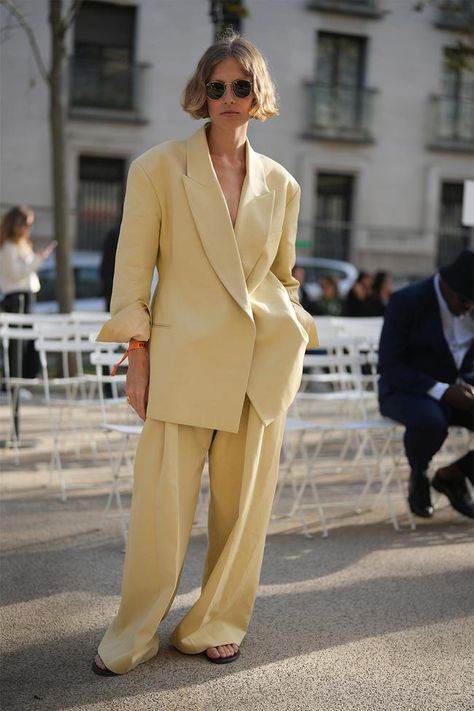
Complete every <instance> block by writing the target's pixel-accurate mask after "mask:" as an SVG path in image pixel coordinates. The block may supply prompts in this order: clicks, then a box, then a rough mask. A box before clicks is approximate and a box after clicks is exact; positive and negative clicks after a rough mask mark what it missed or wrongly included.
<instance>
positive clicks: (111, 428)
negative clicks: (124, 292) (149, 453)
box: [90, 344, 143, 542]
mask: <svg viewBox="0 0 474 711" xmlns="http://www.w3.org/2000/svg"><path fill="white" fill-rule="evenodd" d="M101 349H102V344H96V348H95V350H94V351H93V352H92V353H91V355H90V360H91V363H92V364H93V365H94V366H95V368H96V376H97V383H98V388H99V399H100V406H101V423H100V427H101V428H102V429H103V430H104V431H105V434H106V440H107V447H108V454H109V462H110V469H111V475H112V476H111V489H110V493H109V496H108V498H107V502H106V505H105V508H104V510H103V512H102V516H101V521H100V528H103V525H104V521H105V518H106V516H107V515H108V514H109V511H110V507H111V505H112V502H113V501H115V503H116V505H117V511H118V514H119V517H120V526H121V530H122V535H123V538H124V541H125V542H126V540H127V524H126V517H125V512H124V510H123V506H122V499H121V496H120V483H121V481H122V480H123V477H122V476H121V471H122V467H123V465H124V464H125V465H126V469H127V480H128V482H131V481H132V480H133V460H132V456H131V455H130V452H129V449H130V440H131V439H132V438H136V437H138V436H139V435H140V434H141V432H142V430H143V423H142V422H141V421H140V420H139V419H138V417H137V416H136V415H135V414H134V413H133V411H132V409H131V408H130V407H129V406H128V404H127V400H126V398H125V397H124V396H123V395H122V389H123V386H124V384H125V379H126V376H125V375H120V374H119V375H110V371H111V369H112V367H113V366H114V365H115V364H116V363H117V361H118V360H119V359H120V355H119V354H117V353H111V352H103V351H102V350H101ZM123 365H125V363H124V364H123ZM107 384H108V385H109V387H110V392H111V396H110V397H106V393H105V386H106V385H107ZM114 434H117V435H119V439H118V445H119V446H118V448H117V449H118V451H117V449H114V442H113V441H112V440H111V436H112V435H114Z"/></svg>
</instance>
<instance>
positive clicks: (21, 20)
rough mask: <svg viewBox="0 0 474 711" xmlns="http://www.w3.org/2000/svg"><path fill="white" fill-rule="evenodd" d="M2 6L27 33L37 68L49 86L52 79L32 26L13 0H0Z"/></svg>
mask: <svg viewBox="0 0 474 711" xmlns="http://www.w3.org/2000/svg"><path fill="white" fill-rule="evenodd" d="M0 5H3V6H4V7H6V8H7V10H8V11H9V12H10V13H11V14H12V15H13V17H14V18H15V19H16V20H17V21H18V24H19V25H20V27H21V28H22V29H23V30H24V31H25V33H26V36H27V38H28V41H29V43H30V47H31V50H32V52H33V56H34V58H35V60H36V64H37V66H38V70H39V73H40V74H41V76H42V78H43V79H44V80H45V82H46V83H47V84H49V82H50V79H49V73H48V70H47V69H46V66H45V64H44V62H43V58H42V57H41V52H40V49H39V47H38V43H37V41H36V39H35V36H34V33H33V30H32V29H31V27H30V25H29V24H28V22H27V20H26V18H25V16H24V15H23V13H22V12H20V10H18V8H17V7H15V5H14V4H13V2H12V0H0Z"/></svg>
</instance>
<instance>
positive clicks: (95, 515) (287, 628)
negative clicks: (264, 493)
mask: <svg viewBox="0 0 474 711" xmlns="http://www.w3.org/2000/svg"><path fill="white" fill-rule="evenodd" d="M33 414H35V413H33ZM36 414H38V413H36ZM1 416H2V415H1V413H0V418H1ZM3 416H5V413H4V412H3ZM25 422H26V419H25ZM28 427H29V429H28V432H27V435H29V436H32V437H33V436H34V437H37V438H38V443H37V446H36V447H35V448H34V449H30V450H25V451H24V452H22V455H21V462H20V464H19V465H15V464H14V463H13V459H12V455H11V453H8V452H7V453H5V452H3V453H1V452H0V466H1V469H2V473H1V480H2V490H3V496H2V499H3V503H2V517H1V523H2V538H3V544H2V550H3V560H2V568H1V572H2V610H1V611H2V618H1V624H2V637H3V650H4V652H3V662H2V668H1V677H2V695H1V708H2V710H3V711H7V710H10V709H11V710H13V709H14V710H15V711H17V710H18V711H30V709H31V710H33V709H38V710H46V709H47V710H48V711H53V710H58V709H81V710H92V709H94V710H97V711H105V710H108V709H114V711H115V710H118V711H120V710H121V709H140V710H142V709H143V710H145V709H146V710H148V709H150V710H155V709H156V710H161V709H163V710H166V711H173V710H174V709H176V710H177V711H178V710H179V711H187V710H188V709H189V711H191V710H192V711H194V710H197V711H200V710H202V711H204V710H206V711H208V710H210V711H214V710H215V711H221V710H223V709H227V708H232V709H237V710H238V711H240V710H242V711H244V710H245V711H246V710H247V709H248V710H249V711H266V710H267V709H268V710H270V709H277V710H278V711H279V710H281V711H283V710H288V711H300V710H301V711H333V710H334V711H336V710H337V711H341V710H343V711H358V710H359V709H360V710H361V711H362V710H363V711H378V710H380V711H382V710H383V711H398V710H400V711H420V710H422V709H423V710H426V711H438V710H439V711H441V710H443V711H468V710H470V711H472V709H474V685H473V681H472V666H471V659H470V657H472V652H473V643H472V640H473V626H472V612H473V576H472V568H471V566H472V551H473V547H472V534H473V529H472V526H471V525H470V523H469V522H467V521H466V520H465V519H462V518H461V517H460V516H458V515H457V514H455V513H454V512H452V511H451V510H450V509H449V507H447V506H446V505H445V500H443V499H442V498H440V500H439V502H438V509H439V510H437V513H436V516H435V518H434V519H433V520H432V521H429V522H422V524H421V525H419V526H418V528H417V530H416V531H410V530H409V529H408V528H407V527H406V525H405V527H404V528H403V530H402V531H401V532H399V533H396V532H395V531H394V530H393V529H392V527H391V525H390V524H389V523H388V522H387V520H386V513H385V511H384V510H383V509H380V510H377V511H376V512H374V513H372V514H363V515H362V516H352V515H348V514H347V512H346V513H344V510H342V509H341V510H338V509H331V511H332V513H331V517H330V519H331V520H330V525H331V530H330V535H329V538H328V539H322V538H321V536H320V535H319V533H318V530H317V524H316V523H315V533H314V536H313V537H312V538H310V539H308V538H305V537H304V536H303V535H302V534H301V531H300V529H298V528H297V527H295V524H294V522H291V521H287V520H285V519H276V520H275V521H273V522H272V525H271V532H270V535H269V536H268V539H267V547H266V555H265V561H264V567H263V572H262V579H261V586H260V590H259V595H258V598H257V602H256V606H255V612H254V616H253V618H252V623H251V627H250V630H249V634H248V636H247V637H246V639H245V641H244V644H243V647H242V655H241V658H240V660H239V661H238V662H237V663H235V664H232V665H229V666H228V667H226V666H224V667H215V666H213V665H211V664H209V663H208V662H206V660H205V659H204V658H203V657H201V656H197V657H190V656H183V655H181V654H179V653H178V652H177V651H176V650H174V649H173V648H171V647H170V646H169V643H168V639H169V636H170V634H171V631H172V629H173V627H174V625H175V624H176V623H177V621H178V620H179V619H180V616H181V615H182V614H183V611H184V610H185V609H186V608H187V607H188V606H190V605H191V604H192V602H193V601H194V600H195V599H196V596H197V595H198V587H199V581H200V575H201V569H202V563H203V559H204V554H205V545H206V542H205V535H204V533H203V530H202V529H199V528H196V529H195V531H194V534H193V538H192V541H191V545H190V549H189V553H188V556H187V560H186V565H185V573H184V575H183V579H182V583H181V586H180V590H179V594H178V596H177V598H176V601H175V605H174V607H173V609H172V611H171V613H170V614H169V616H168V618H166V619H165V620H164V622H163V623H162V625H161V627H160V631H161V642H162V644H161V648H160V651H159V653H158V655H157V657H156V658H154V659H153V660H151V661H150V662H148V663H146V664H144V665H141V666H140V667H138V668H137V669H136V670H134V671H133V672H131V673H130V674H128V675H125V676H124V677H120V678H112V679H102V678H98V677H96V676H95V675H94V674H92V672H91V671H90V669H89V665H90V660H91V657H92V655H93V654H94V650H95V649H96V646H97V644H98V642H99V640H100V638H101V635H102V634H103V631H104V628H105V625H106V624H107V623H108V622H109V621H110V619H111V618H112V616H113V614H114V612H115V610H116V609H117V604H118V600H119V598H118V593H119V588H120V577H121V567H122V562H123V543H122V540H121V536H120V531H119V527H118V525H117V521H116V520H115V521H114V520H108V521H107V522H106V525H105V527H104V529H103V530H98V529H97V523H98V521H99V518H100V512H101V510H102V508H103V505H104V502H105V496H106V489H105V488H104V487H101V486H99V487H95V488H92V487H90V486H89V488H84V489H78V490H76V491H72V490H71V493H70V495H69V496H68V500H67V501H66V502H65V503H62V502H61V501H60V500H59V499H58V498H57V495H56V492H57V489H56V488H55V486H52V485H50V484H49V477H48V463H47V449H48V446H49V445H48V440H47V437H46V436H45V434H44V432H43V429H44V422H43V429H42V425H41V418H38V417H36V418H32V419H31V422H30V424H29V425H28ZM65 466H66V469H67V476H68V481H70V482H74V483H76V484H77V483H81V484H87V483H88V482H89V483H91V482H99V483H100V482H101V481H102V482H105V481H106V479H107V467H106V458H105V451H104V448H103V446H102V447H101V448H100V452H99V456H98V457H97V458H93V457H92V455H90V453H87V452H84V453H83V454H82V455H81V457H80V458H79V459H77V458H76V457H75V456H70V457H68V456H67V455H66V456H65ZM351 485H352V484H351V482H350V481H349V480H348V481H347V482H341V484H340V490H341V491H342V490H343V489H344V491H342V493H343V494H346V493H347V490H348V489H349V488H350V486H351ZM335 491H336V489H335V488H334V481H332V482H329V480H326V481H323V482H322V484H321V493H322V495H323V498H324V497H325V495H326V493H328V494H331V495H332V496H333V495H334V493H335ZM285 495H286V494H285ZM125 503H126V504H127V506H128V505H129V496H128V495H125ZM282 503H283V504H284V503H285V502H284V500H283V502H282ZM402 511H403V505H402V502H399V512H402ZM308 520H309V521H310V522H311V514H309V519H308Z"/></svg>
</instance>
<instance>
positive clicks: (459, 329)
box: [428, 274, 474, 400]
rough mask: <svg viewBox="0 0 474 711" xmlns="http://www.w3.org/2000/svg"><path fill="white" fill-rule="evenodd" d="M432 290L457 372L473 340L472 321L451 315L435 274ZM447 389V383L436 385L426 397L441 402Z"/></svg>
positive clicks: (468, 316) (473, 322)
mask: <svg viewBox="0 0 474 711" xmlns="http://www.w3.org/2000/svg"><path fill="white" fill-rule="evenodd" d="M434 288H435V292H436V298H437V299H438V306H439V313H440V316H441V324H442V326H443V334H444V337H445V339H446V343H447V344H448V346H449V350H450V351H451V353H452V356H453V358H454V362H455V363H456V366H457V369H458V370H459V368H460V367H461V365H462V362H463V360H464V356H465V355H466V353H467V352H468V350H469V348H470V347H471V343H472V340H473V338H474V321H473V320H472V317H471V316H470V315H469V314H466V316H454V314H452V313H451V311H450V310H449V308H448V305H447V303H446V301H445V300H444V297H443V295H442V293H441V289H440V286H439V274H435V277H434ZM448 388H449V384H448V383H436V385H433V387H432V388H430V389H429V390H428V395H431V397H434V398H435V400H441V398H442V397H443V395H444V393H445V392H446V390H447V389H448Z"/></svg>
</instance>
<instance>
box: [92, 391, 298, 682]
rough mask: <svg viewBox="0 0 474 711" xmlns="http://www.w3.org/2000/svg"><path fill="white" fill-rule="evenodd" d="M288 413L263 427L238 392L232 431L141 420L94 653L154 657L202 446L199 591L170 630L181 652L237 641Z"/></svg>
mask: <svg viewBox="0 0 474 711" xmlns="http://www.w3.org/2000/svg"><path fill="white" fill-rule="evenodd" d="M285 415H286V413H281V415H280V416H279V417H278V418H277V419H276V420H274V421H273V422H272V423H271V424H269V425H267V426H266V427H265V426H264V425H263V424H262V422H261V420H260V419H259V417H258V415H257V413H256V412H255V410H254V408H253V407H252V404H251V403H250V401H249V399H248V398H246V399H245V403H244V407H243V411H242V417H241V421H240V427H239V431H238V432H237V433H235V434H233V433H230V432H223V431H220V430H211V429H205V428H199V427H189V426H186V425H176V424H172V423H169V422H161V421H159V420H151V419H148V420H146V422H145V426H144V430H143V433H142V436H141V439H140V442H139V444H138V449H137V455H136V461H135V478H134V487H133V497H132V507H131V514H130V524H129V532H128V542H127V550H126V554H125V562H124V572H123V581H122V598H121V602H120V608H119V611H118V614H117V616H116V617H115V618H114V620H113V621H112V623H111V625H110V627H109V628H108V630H107V631H106V633H105V635H104V638H103V639H102V642H101V643H100V645H99V649H98V652H99V654H100V656H101V657H102V659H103V661H104V663H105V664H106V666H107V667H108V668H109V669H111V670H112V671H114V672H117V673H119V674H124V673H125V672H127V671H130V669H133V668H134V667H136V666H137V664H140V663H141V662H145V661H146V660H147V659H150V658H151V657H153V656H154V655H155V654H156V653H157V651H158V646H159V638H158V631H157V628H158V625H159V623H160V621H161V620H162V619H163V617H164V616H165V615H166V613H167V612H168V610H169V608H170V607H171V604H172V602H173V599H174V596H175V594H176V589H177V587H178V583H179V579H180V575H181V569H182V565H183V560H184V556H185V553H186V549H187V547H188V542H189V537H190V534H191V528H192V523H193V518H194V512H195V509H196V505H197V500H198V495H199V489H200V482H201V474H202V470H203V466H204V461H205V457H206V454H207V453H208V454H209V475H210V482H211V501H210V507H209V529H208V538H209V542H208V550H207V558H206V563H205V570H204V577H203V583H202V590H201V595H200V597H199V599H198V600H197V602H196V603H195V604H194V605H193V607H192V608H191V609H190V610H189V612H188V613H187V614H186V615H185V616H184V618H183V619H182V620H181V622H180V623H179V624H178V626H177V627H176V629H175V630H174V632H173V635H172V637H171V641H172V643H173V645H174V646H175V647H177V649H179V650H180V651H181V652H184V653H187V654H197V653H199V652H202V651H204V650H205V649H208V648H209V647H215V646H216V645H220V644H230V643H232V642H234V643H236V644H240V643H241V641H242V639H243V637H244V635H245V633H246V631H247V627H248V624H249V621H250V616H251V614H252V609H253V605H254V601H255V596H256V593H257V587H258V581H259V577H260V568H261V564H262V558H263V551H264V545H265V535H266V531H267V527H268V521H269V518H270V513H271V508H272V501H273V496H274V492H275V487H276V483H277V477H278V463H279V455H280V448H281V442H282V437H283V430H284V424H285Z"/></svg>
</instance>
